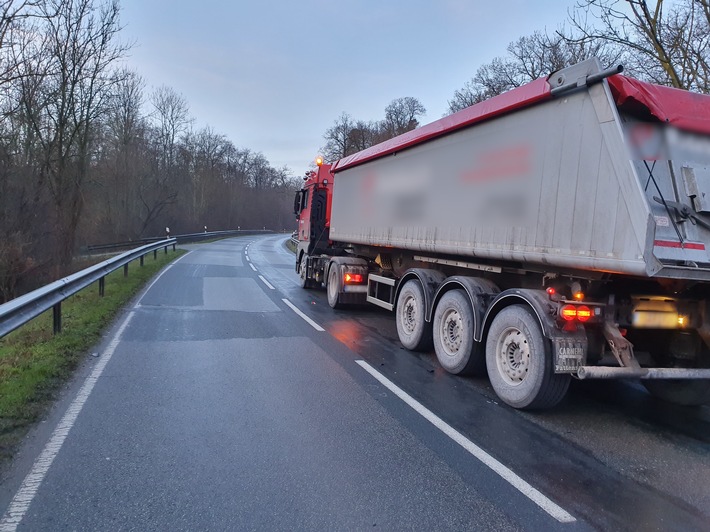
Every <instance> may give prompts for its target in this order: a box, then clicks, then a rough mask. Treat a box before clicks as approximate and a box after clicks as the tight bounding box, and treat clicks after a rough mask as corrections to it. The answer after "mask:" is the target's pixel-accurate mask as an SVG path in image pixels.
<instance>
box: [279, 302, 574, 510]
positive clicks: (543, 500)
mask: <svg viewBox="0 0 710 532" xmlns="http://www.w3.org/2000/svg"><path fill="white" fill-rule="evenodd" d="M284 301H285V300H284ZM355 362H357V363H358V365H360V367H362V368H363V369H364V370H365V371H367V372H368V373H369V374H370V375H372V376H373V377H374V378H375V379H377V380H378V381H379V382H380V383H381V384H382V385H383V386H385V387H386V388H387V389H389V390H390V391H391V392H392V393H394V394H395V395H396V396H397V397H399V398H400V399H401V400H402V401H404V402H405V403H407V404H408V405H409V406H410V407H412V408H413V409H414V410H416V412H417V413H418V414H419V415H421V416H422V417H424V419H426V420H427V421H428V422H429V423H431V424H432V425H434V426H435V427H436V428H437V429H439V430H440V431H441V432H443V433H444V434H446V435H447V436H448V437H449V438H451V439H452V440H454V441H455V442H456V443H458V444H459V445H460V446H461V447H463V448H464V449H466V450H467V451H468V452H469V453H471V454H472V455H473V456H475V457H476V458H478V459H479V460H480V461H481V462H483V463H484V464H485V465H487V466H488V467H489V468H491V469H492V470H493V471H495V472H496V473H497V474H498V475H499V476H500V477H501V478H503V480H505V481H506V482H508V483H509V484H511V485H512V486H513V487H514V488H516V489H517V490H518V491H520V493H522V494H523V495H525V496H526V497H527V498H528V499H530V500H531V501H532V502H534V503H535V504H537V505H538V506H539V507H540V508H542V509H543V510H545V511H546V512H547V513H548V514H550V515H551V516H552V517H554V518H555V519H557V520H558V521H559V522H560V523H573V522H575V521H576V519H575V518H574V516H572V515H571V514H570V513H568V512H567V511H566V510H565V509H563V508H562V507H560V506H558V505H557V504H555V503H554V502H552V501H551V500H550V499H548V498H547V497H545V496H544V495H543V494H542V493H540V492H539V491H538V490H536V489H535V488H533V487H532V486H531V485H530V484H528V483H527V482H526V481H525V480H523V479H522V478H520V477H519V476H518V475H517V474H515V473H514V472H513V471H512V470H511V469H510V468H508V467H507V466H505V465H503V464H502V463H500V462H499V461H498V460H496V459H495V458H493V457H492V456H491V455H490V454H488V453H487V452H486V451H484V450H483V449H481V448H480V447H479V446H478V445H476V444H475V443H473V442H472V441H471V440H469V439H468V438H466V437H465V436H464V435H463V434H461V433H460V432H458V431H457V430H456V429H454V428H453V427H452V426H451V425H449V424H448V423H446V422H444V421H443V420H442V419H440V418H439V417H437V416H436V415H435V414H434V413H433V412H432V411H431V410H429V409H428V408H426V407H425V406H424V405H422V404H421V403H420V402H418V401H417V400H416V399H414V398H413V397H412V396H411V395H409V394H408V393H407V392H405V391H404V390H402V389H401V388H400V387H399V386H397V385H396V384H394V383H393V382H392V381H391V380H389V379H388V378H387V377H385V376H384V375H382V374H381V373H380V372H379V371H377V370H376V369H375V368H373V367H372V366H371V365H370V364H368V363H367V362H365V361H364V360H356V361H355Z"/></svg>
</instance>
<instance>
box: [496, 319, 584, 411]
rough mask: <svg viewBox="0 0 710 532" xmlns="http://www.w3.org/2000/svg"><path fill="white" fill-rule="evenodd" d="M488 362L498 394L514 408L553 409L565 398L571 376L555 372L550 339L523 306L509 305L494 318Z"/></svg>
mask: <svg viewBox="0 0 710 532" xmlns="http://www.w3.org/2000/svg"><path fill="white" fill-rule="evenodd" d="M486 365H487V367H488V377H489V378H490V381H491V385H492V386H493V389H494V390H495V392H496V394H497V395H498V397H500V399H501V400H502V401H503V402H505V403H507V404H509V405H510V406H512V407H515V408H521V409H543V408H551V407H553V406H555V405H556V404H557V403H559V402H560V401H561V400H562V399H563V398H564V396H565V394H566V393H567V388H568V387H569V383H570V376H569V375H566V374H555V373H554V367H553V362H552V352H551V347H550V342H549V341H548V340H547V339H546V338H545V337H544V336H543V335H542V330H541V329H540V324H539V323H538V321H537V318H536V317H535V316H534V315H533V314H532V312H530V310H529V309H528V308H527V307H525V306H522V305H512V306H510V307H506V308H504V309H503V310H501V312H500V313H499V314H498V315H497V316H496V317H495V318H494V319H493V323H492V324H491V327H490V330H489V331H488V340H487V341H486Z"/></svg>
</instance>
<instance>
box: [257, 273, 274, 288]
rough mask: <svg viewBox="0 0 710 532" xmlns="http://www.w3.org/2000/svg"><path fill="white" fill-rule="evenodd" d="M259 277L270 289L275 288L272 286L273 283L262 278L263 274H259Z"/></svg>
mask: <svg viewBox="0 0 710 532" xmlns="http://www.w3.org/2000/svg"><path fill="white" fill-rule="evenodd" d="M259 279H261V280H262V281H263V282H264V284H265V285H266V286H268V287H269V288H270V289H271V290H276V288H274V287H273V285H272V284H271V283H270V282H269V281H267V280H266V279H264V276H263V275H260V276H259Z"/></svg>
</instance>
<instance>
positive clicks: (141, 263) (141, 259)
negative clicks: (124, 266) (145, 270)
mask: <svg viewBox="0 0 710 532" xmlns="http://www.w3.org/2000/svg"><path fill="white" fill-rule="evenodd" d="M143 257H145V255H141V266H143Z"/></svg>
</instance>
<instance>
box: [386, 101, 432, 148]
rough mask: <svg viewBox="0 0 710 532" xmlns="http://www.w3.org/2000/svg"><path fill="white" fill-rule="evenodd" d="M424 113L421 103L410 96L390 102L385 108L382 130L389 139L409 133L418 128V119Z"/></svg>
mask: <svg viewBox="0 0 710 532" xmlns="http://www.w3.org/2000/svg"><path fill="white" fill-rule="evenodd" d="M425 113H426V109H425V108H424V106H423V105H422V103H421V102H420V101H419V100H417V99H416V98H412V97H411V96H405V97H404V98H397V99H395V100H392V101H391V102H390V104H389V105H388V106H387V107H385V120H384V123H383V127H384V130H385V132H386V133H387V135H388V136H389V137H390V138H392V137H396V136H397V135H401V134H402V133H406V132H407V131H411V130H412V129H414V128H416V127H417V126H419V121H418V118H420V117H421V116H422V115H424V114H425Z"/></svg>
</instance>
